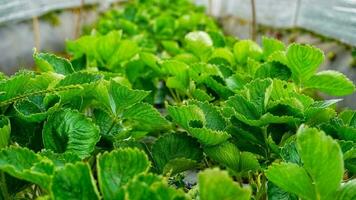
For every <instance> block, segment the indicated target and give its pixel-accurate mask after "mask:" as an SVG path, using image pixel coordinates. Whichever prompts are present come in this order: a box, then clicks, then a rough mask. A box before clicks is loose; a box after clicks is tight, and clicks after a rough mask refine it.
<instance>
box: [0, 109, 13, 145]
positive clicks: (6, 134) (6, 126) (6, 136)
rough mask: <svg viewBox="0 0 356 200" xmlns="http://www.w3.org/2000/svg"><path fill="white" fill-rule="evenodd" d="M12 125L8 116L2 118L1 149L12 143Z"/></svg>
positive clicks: (0, 125) (0, 123) (0, 121)
mask: <svg viewBox="0 0 356 200" xmlns="http://www.w3.org/2000/svg"><path fill="white" fill-rule="evenodd" d="M10 134H11V125H10V120H9V118H8V117H6V116H0V149H2V148H4V147H6V146H7V145H8V144H9V142H10Z"/></svg>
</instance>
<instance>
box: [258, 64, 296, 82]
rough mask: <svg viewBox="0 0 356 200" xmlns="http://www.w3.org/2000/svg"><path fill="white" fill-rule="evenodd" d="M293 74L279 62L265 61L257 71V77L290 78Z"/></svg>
mask: <svg viewBox="0 0 356 200" xmlns="http://www.w3.org/2000/svg"><path fill="white" fill-rule="evenodd" d="M290 76H291V72H290V69H289V68H288V67H286V66H285V65H282V64H280V63H279V62H265V63H264V64H262V65H261V66H260V67H259V68H258V69H257V71H256V73H255V78H272V79H274V78H276V79H281V80H288V79H289V78H290Z"/></svg>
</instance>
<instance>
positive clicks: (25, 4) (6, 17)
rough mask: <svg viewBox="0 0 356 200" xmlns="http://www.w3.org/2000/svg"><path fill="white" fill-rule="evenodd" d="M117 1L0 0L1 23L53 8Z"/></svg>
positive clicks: (35, 14)
mask: <svg viewBox="0 0 356 200" xmlns="http://www.w3.org/2000/svg"><path fill="white" fill-rule="evenodd" d="M115 1H120V0H0V24H1V23H5V22H7V21H13V20H23V19H28V18H32V17H34V16H40V15H42V14H45V13H47V12H49V11H52V10H60V9H66V8H73V7H79V6H81V5H82V4H85V5H90V4H101V5H102V6H105V5H109V4H110V3H112V2H115ZM121 1H122V0H121Z"/></svg>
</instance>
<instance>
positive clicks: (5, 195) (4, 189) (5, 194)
mask: <svg viewBox="0 0 356 200" xmlns="http://www.w3.org/2000/svg"><path fill="white" fill-rule="evenodd" d="M0 176H1V183H0V189H1V194H2V197H3V198H4V199H10V195H9V192H8V190H7V185H6V179H5V173H4V172H1V173H0Z"/></svg>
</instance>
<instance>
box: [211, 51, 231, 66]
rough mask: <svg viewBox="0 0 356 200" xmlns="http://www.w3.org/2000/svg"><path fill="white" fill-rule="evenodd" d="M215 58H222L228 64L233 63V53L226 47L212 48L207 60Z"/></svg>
mask: <svg viewBox="0 0 356 200" xmlns="http://www.w3.org/2000/svg"><path fill="white" fill-rule="evenodd" d="M216 59H223V60H224V61H225V62H226V63H228V64H229V65H233V64H234V63H235V58H234V54H233V53H232V52H231V51H230V50H229V49H227V48H216V49H214V50H213V53H212V55H211V56H210V59H209V62H211V61H213V60H216Z"/></svg>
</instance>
